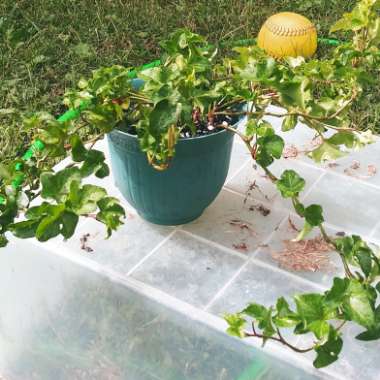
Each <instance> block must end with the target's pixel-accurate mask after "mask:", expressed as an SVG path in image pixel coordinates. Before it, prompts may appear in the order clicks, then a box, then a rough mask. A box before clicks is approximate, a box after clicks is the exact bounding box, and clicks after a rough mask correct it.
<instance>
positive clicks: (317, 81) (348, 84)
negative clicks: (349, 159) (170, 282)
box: [0, 0, 380, 368]
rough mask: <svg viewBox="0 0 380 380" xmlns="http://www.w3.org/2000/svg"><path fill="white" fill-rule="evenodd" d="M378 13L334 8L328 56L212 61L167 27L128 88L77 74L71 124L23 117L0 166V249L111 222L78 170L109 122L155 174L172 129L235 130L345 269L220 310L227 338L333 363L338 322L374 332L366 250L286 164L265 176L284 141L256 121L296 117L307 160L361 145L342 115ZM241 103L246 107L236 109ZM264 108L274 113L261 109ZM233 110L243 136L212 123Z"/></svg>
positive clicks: (105, 72) (357, 94)
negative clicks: (326, 283) (338, 35)
mask: <svg viewBox="0 0 380 380" xmlns="http://www.w3.org/2000/svg"><path fill="white" fill-rule="evenodd" d="M379 9H380V1H379V0H362V1H360V2H359V3H358V4H357V6H356V7H355V9H354V10H353V11H352V12H351V13H348V14H345V15H344V16H343V18H342V19H341V20H339V21H338V22H337V23H336V24H335V25H334V26H333V27H332V29H331V30H332V31H340V32H342V33H352V34H353V38H352V41H349V42H345V43H343V44H341V45H340V46H338V47H336V48H335V49H334V50H333V51H332V52H331V56H330V58H329V59H324V60H318V59H311V60H308V61H305V60H304V59H302V58H287V59H284V60H281V61H276V60H274V59H273V58H271V57H268V56H267V55H266V54H265V53H264V52H263V51H262V50H260V49H259V48H257V47H240V48H236V49H234V56H229V57H224V58H223V57H220V56H219V54H218V50H217V48H215V47H214V46H211V45H209V44H208V43H207V41H205V40H204V39H203V38H202V37H201V36H199V35H196V34H194V33H191V32H189V31H187V30H179V31H177V32H176V33H174V34H173V35H172V36H171V38H170V39H169V40H167V41H164V42H163V43H162V47H163V49H164V50H165V54H164V56H163V57H162V63H163V64H162V65H161V66H160V67H153V68H150V69H148V70H145V71H141V72H139V73H138V77H139V78H140V79H142V80H143V81H144V82H143V84H142V86H141V87H140V88H138V86H136V82H134V81H132V80H131V71H132V68H125V67H121V66H113V67H109V68H101V69H99V70H97V71H95V72H94V73H93V76H92V78H90V79H89V80H81V81H80V83H79V89H78V90H75V91H70V92H68V93H67V94H66V97H65V104H66V105H67V106H68V107H69V108H71V109H77V108H78V107H79V108H82V109H83V110H82V112H81V115H80V117H79V118H78V119H75V120H68V121H67V120H66V121H65V120H56V119H55V118H54V117H53V116H52V115H49V114H46V113H36V114H35V115H33V116H32V117H30V118H28V119H26V120H25V125H26V126H27V127H29V128H31V129H32V130H35V131H37V132H36V136H35V137H36V144H34V146H33V149H32V151H31V153H30V154H29V153H28V154H27V155H26V156H24V157H22V158H17V159H15V160H13V161H11V162H10V161H9V160H8V161H7V162H2V163H1V164H0V181H1V182H0V246H5V245H7V243H8V239H7V236H8V233H13V234H14V235H15V236H17V237H19V238H31V237H36V238H37V239H38V240H40V241H46V240H49V239H51V238H53V237H55V236H58V235H62V236H63V237H64V238H65V239H68V238H70V237H71V236H72V235H73V234H74V232H75V229H76V226H77V224H78V220H79V218H80V217H92V218H96V219H97V220H98V221H99V222H101V223H104V224H105V226H106V228H107V232H108V235H110V234H111V233H112V231H114V230H116V229H117V228H118V227H119V226H120V225H121V224H122V222H123V218H124V217H125V212H124V209H123V208H122V206H121V205H120V203H119V201H118V200H117V199H115V198H113V197H110V196H108V195H107V192H106V190H105V189H104V188H102V187H100V186H95V185H91V184H86V179H87V178H88V177H90V176H93V175H94V176H96V177H98V178H104V177H106V176H107V175H108V174H109V168H108V166H107V164H106V163H105V156H104V154H103V153H102V152H101V151H98V150H96V149H94V148H93V147H94V144H95V143H96V142H97V141H98V140H100V139H102V138H103V137H104V135H105V134H106V133H108V132H110V131H111V130H112V129H114V128H128V130H129V131H131V132H133V133H135V134H136V135H137V137H138V139H139V142H140V147H141V149H142V151H143V152H145V153H146V155H147V159H148V161H149V162H150V164H151V165H152V166H153V167H155V168H156V169H157V170H165V169H166V168H167V167H168V166H169V165H170V162H171V160H172V159H173V157H174V155H175V146H176V142H177V141H178V139H179V138H180V136H181V134H183V133H185V132H186V133H188V134H189V135H194V134H195V133H196V126H197V124H199V123H206V124H207V125H210V126H211V127H212V128H218V129H226V130H228V131H230V132H232V133H235V134H237V135H239V137H240V138H241V139H242V140H243V141H244V143H245V145H246V146H247V149H249V152H250V154H251V157H252V159H253V160H254V161H255V162H256V163H257V165H259V166H260V167H261V168H262V169H263V170H264V171H265V173H266V175H267V177H268V179H269V180H271V181H272V182H273V183H274V185H275V186H276V187H277V189H278V191H279V192H280V193H281V195H282V197H284V198H289V199H290V200H291V201H292V204H293V206H294V209H295V211H296V213H297V214H298V215H299V216H300V217H301V218H302V219H303V220H304V227H303V229H302V231H301V232H300V233H299V236H298V237H297V239H298V240H301V239H303V238H305V237H306V236H307V234H308V233H309V232H311V231H312V230H313V229H314V228H318V229H319V230H320V232H321V234H322V236H323V237H324V239H325V240H326V241H327V243H328V244H330V245H331V247H332V248H333V249H334V250H335V251H336V252H337V253H338V254H339V256H340V257H341V260H342V263H343V266H344V270H345V276H344V277H343V278H335V279H334V282H333V285H332V287H331V289H329V290H327V291H326V292H324V293H323V294H318V293H310V294H300V295H296V296H294V299H293V301H294V302H293V303H294V306H293V304H292V305H291V304H289V303H288V301H287V300H285V298H283V297H280V298H279V299H278V300H277V302H276V304H275V305H274V306H272V307H265V306H263V305H259V304H256V303H251V304H249V305H248V306H247V307H246V308H245V309H244V310H242V311H240V312H238V313H236V314H230V315H226V317H225V319H226V321H227V322H228V324H229V328H228V331H229V333H231V334H232V335H235V336H238V337H240V338H245V337H257V338H261V339H263V342H264V343H265V342H266V341H268V340H275V341H279V342H281V343H282V344H284V345H286V346H288V347H289V348H291V349H293V350H295V351H297V352H308V351H312V350H314V351H315V352H316V359H315V361H314V365H315V366H316V367H318V368H319V367H323V366H326V365H329V364H331V363H332V362H334V361H335V360H337V358H338V356H339V353H340V351H341V349H342V345H343V341H342V337H341V330H342V328H343V326H344V325H345V324H347V323H348V322H354V323H356V324H358V325H359V326H361V327H362V328H363V332H362V333H360V334H359V335H358V336H357V338H358V339H360V340H373V339H379V338H380V306H379V305H378V304H379V302H378V293H380V282H377V281H378V280H379V275H380V261H379V258H378V256H377V254H376V253H375V252H374V251H373V250H372V249H371V247H370V246H369V245H368V244H366V243H365V242H364V241H363V240H362V239H361V238H360V237H359V236H356V235H353V236H345V237H339V238H332V237H330V236H328V234H327V233H326V231H325V228H324V226H323V223H324V216H323V209H322V207H321V206H320V205H317V204H303V203H302V202H301V201H300V198H299V194H300V193H301V192H302V191H303V189H304V187H305V180H304V179H303V178H301V177H300V176H299V175H298V174H297V173H296V172H295V171H293V170H285V171H284V172H283V173H282V174H281V176H280V177H279V178H277V177H276V176H275V175H274V174H273V173H272V172H271V169H270V167H271V165H272V163H273V162H274V161H275V160H278V159H280V158H281V157H282V153H283V149H284V146H285V142H284V140H283V138H282V137H281V136H280V135H278V134H277V133H276V131H275V130H274V128H273V127H272V126H271V125H270V124H269V123H268V122H267V121H265V117H267V116H272V117H279V118H281V119H282V131H283V132H287V131H291V130H292V129H294V128H295V127H296V125H297V123H298V122H301V123H302V124H303V125H304V127H305V128H310V129H311V130H313V131H314V133H315V135H316V136H318V137H319V140H320V142H321V143H320V145H319V146H317V147H316V148H315V149H313V150H312V151H310V152H309V155H310V157H311V158H313V159H314V160H315V161H317V162H321V161H324V160H331V159H337V158H339V157H341V156H343V155H344V154H347V153H348V152H349V151H350V150H353V149H357V148H360V147H362V146H364V145H366V144H369V143H371V142H373V141H374V138H373V136H372V135H371V133H370V132H368V131H366V132H364V131H363V130H362V129H358V127H357V126H356V125H353V123H352V121H351V120H350V117H349V111H350V109H351V106H352V104H353V103H354V102H355V101H360V98H361V96H362V93H363V90H365V89H366V88H367V86H369V85H372V84H373V80H374V79H373V76H371V75H369V74H368V73H373V72H378V71H379V63H380V51H379V43H380V18H379V15H378V11H379ZM84 104H85V105H86V107H84V106H83V105H84ZM243 104H248V107H247V108H246V109H243V108H242V105H243ZM272 105H275V106H279V107H281V108H280V109H281V110H283V111H279V112H277V113H276V112H273V111H271V109H272V108H269V106H272ZM234 116H247V118H248V121H247V125H246V130H245V132H244V133H243V132H240V131H238V130H236V129H234V128H233V127H232V126H231V125H229V123H228V122H226V121H225V120H224V121H223V122H219V120H221V118H223V117H225V118H227V117H228V118H233V117H234ZM84 132H85V133H84ZM89 135H90V136H91V137H90V138H85V137H83V136H89ZM67 155H70V156H71V158H72V160H71V163H70V164H68V165H67V166H66V167H64V168H62V169H61V170H59V171H57V170H54V169H53V165H52V160H54V161H55V162H59V161H62V160H63V159H64V158H65V157H66V156H67ZM376 282H377V283H376ZM249 321H250V323H251V326H252V328H251V329H249V330H248V329H247V323H248V322H249ZM290 327H291V328H294V333H295V334H307V333H312V334H314V338H315V341H314V343H313V344H312V345H311V346H310V347H295V346H294V345H292V344H291V343H289V342H288V341H287V340H286V339H285V338H284V335H283V334H282V330H281V329H283V328H290Z"/></svg>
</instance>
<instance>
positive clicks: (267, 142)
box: [259, 135, 285, 159]
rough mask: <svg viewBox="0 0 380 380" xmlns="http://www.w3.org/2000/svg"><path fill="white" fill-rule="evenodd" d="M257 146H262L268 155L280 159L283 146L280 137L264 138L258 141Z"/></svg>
mask: <svg viewBox="0 0 380 380" xmlns="http://www.w3.org/2000/svg"><path fill="white" fill-rule="evenodd" d="M259 144H261V145H262V147H263V149H264V150H265V151H266V153H267V154H268V155H270V156H273V157H274V158H277V159H279V158H281V155H282V151H283V150H284V146H285V143H284V140H283V139H282V137H280V136H278V135H272V136H265V137H263V138H260V139H259Z"/></svg>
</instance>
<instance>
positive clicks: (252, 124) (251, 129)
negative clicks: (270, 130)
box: [245, 119, 258, 137]
mask: <svg viewBox="0 0 380 380" xmlns="http://www.w3.org/2000/svg"><path fill="white" fill-rule="evenodd" d="M257 128H258V124H257V121H256V120H253V119H249V120H248V122H247V124H246V126H245V135H246V136H247V137H252V136H253V135H254V134H255V133H256V132H257Z"/></svg>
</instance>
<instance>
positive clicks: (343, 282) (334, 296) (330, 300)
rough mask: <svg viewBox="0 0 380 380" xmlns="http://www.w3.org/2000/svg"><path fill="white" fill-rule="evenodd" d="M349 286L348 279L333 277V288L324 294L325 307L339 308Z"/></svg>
mask: <svg viewBox="0 0 380 380" xmlns="http://www.w3.org/2000/svg"><path fill="white" fill-rule="evenodd" d="M349 285H350V280H349V279H348V278H339V277H334V281H333V286H332V287H331V289H330V290H328V291H327V292H326V293H325V305H327V306H328V308H330V309H336V308H338V307H341V305H342V302H343V300H344V297H345V295H346V292H347V289H348V286H349Z"/></svg>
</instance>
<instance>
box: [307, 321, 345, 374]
mask: <svg viewBox="0 0 380 380" xmlns="http://www.w3.org/2000/svg"><path fill="white" fill-rule="evenodd" d="M342 347H343V340H342V338H341V337H340V336H339V332H338V331H336V330H335V329H334V328H333V327H331V326H330V331H329V335H328V340H327V342H326V343H324V344H322V345H320V346H318V347H316V348H315V351H316V353H317V357H316V359H315V360H314V362H313V364H314V367H316V368H322V367H326V366H328V365H329V364H331V363H334V362H335V361H336V360H337V359H338V355H339V353H340V351H341V350H342Z"/></svg>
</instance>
